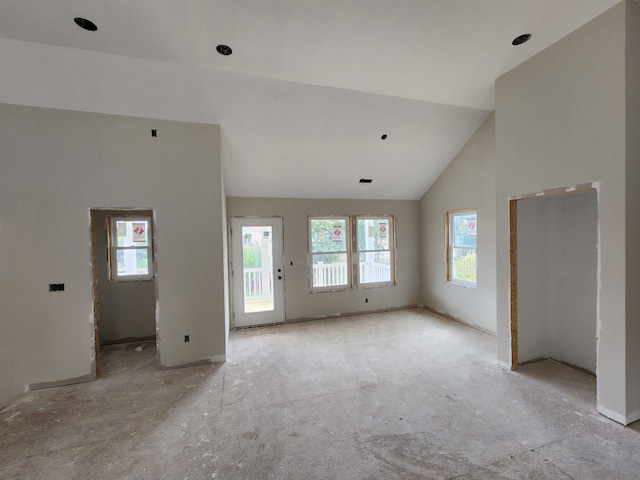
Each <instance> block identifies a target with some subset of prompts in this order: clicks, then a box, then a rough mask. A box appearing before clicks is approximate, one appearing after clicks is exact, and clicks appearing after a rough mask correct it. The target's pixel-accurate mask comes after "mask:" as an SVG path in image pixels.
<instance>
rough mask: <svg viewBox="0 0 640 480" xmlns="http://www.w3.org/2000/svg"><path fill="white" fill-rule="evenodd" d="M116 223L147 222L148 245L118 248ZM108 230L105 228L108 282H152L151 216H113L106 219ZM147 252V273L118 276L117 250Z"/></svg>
mask: <svg viewBox="0 0 640 480" xmlns="http://www.w3.org/2000/svg"><path fill="white" fill-rule="evenodd" d="M118 221H127V222H136V221H140V222H147V224H148V225H149V228H148V230H147V234H148V238H149V241H148V242H147V243H148V245H146V246H142V247H137V246H130V247H119V246H118V241H117V229H116V226H115V225H116V222H118ZM107 225H108V228H107V235H108V238H107V245H108V262H109V281H110V282H142V281H148V280H152V279H153V278H154V274H155V272H154V268H153V267H154V258H153V218H152V217H151V216H145V215H131V216H129V215H113V216H109V217H108V223H107ZM143 248H144V249H146V250H147V258H148V264H147V267H148V270H149V272H148V273H147V274H146V275H120V274H118V266H117V261H118V260H117V258H118V256H117V252H118V250H141V249H143Z"/></svg>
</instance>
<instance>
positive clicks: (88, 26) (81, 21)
mask: <svg viewBox="0 0 640 480" xmlns="http://www.w3.org/2000/svg"><path fill="white" fill-rule="evenodd" d="M73 21H74V22H76V25H78V26H79V27H80V28H84V29H85V30H89V31H90V32H95V31H96V30H98V27H97V25H96V24H95V23H93V22H92V21H91V20H87V19H86V18H81V17H76V18H74V19H73Z"/></svg>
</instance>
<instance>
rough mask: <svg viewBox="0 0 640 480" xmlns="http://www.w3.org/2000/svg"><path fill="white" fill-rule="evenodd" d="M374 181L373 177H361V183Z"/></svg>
mask: <svg viewBox="0 0 640 480" xmlns="http://www.w3.org/2000/svg"><path fill="white" fill-rule="evenodd" d="M371 182H373V179H372V178H361V179H360V182H359V183H371Z"/></svg>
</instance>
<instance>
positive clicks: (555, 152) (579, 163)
mask: <svg viewBox="0 0 640 480" xmlns="http://www.w3.org/2000/svg"><path fill="white" fill-rule="evenodd" d="M627 8H635V6H633V4H632V3H631V2H622V3H620V4H618V5H616V6H615V7H613V8H612V9H610V10H608V11H607V12H605V13H604V14H602V15H601V16H599V17H597V18H596V19H594V20H593V21H591V22H589V23H588V24H586V25H584V26H583V27H581V28H580V29H578V30H576V31H575V32H573V33H572V34H570V35H568V36H567V37H565V38H564V39H562V40H560V41H559V42H557V43H556V44H554V45H552V46H551V47H549V48H548V49H546V50H544V51H542V52H541V53H539V54H538V55H536V56H534V57H532V58H531V59H530V60H528V61H526V62H524V63H523V64H521V65H520V66H518V67H517V68H515V69H513V70H512V71H510V72H508V73H506V74H505V75H503V76H501V77H500V78H498V79H497V80H496V149H497V163H496V194H497V200H496V202H497V209H496V212H497V216H496V220H497V226H496V228H497V237H496V242H497V252H498V256H497V292H498V296H497V318H498V330H497V332H498V360H499V361H500V362H501V363H502V364H504V365H510V364H511V358H510V331H509V326H510V323H509V293H508V292H509V212H508V208H509V207H508V206H509V198H511V197H517V196H518V195H523V194H530V193H536V192H540V191H543V190H545V189H550V188H555V187H563V186H570V185H575V184H586V183H591V182H599V185H600V187H599V197H598V200H599V201H598V212H599V222H600V225H599V235H600V237H599V262H600V268H599V272H600V284H599V288H600V290H599V320H598V321H599V329H598V336H599V340H598V372H597V374H598V409H599V411H600V412H602V413H603V414H605V415H607V416H609V417H610V418H613V419H615V420H617V421H619V422H620V423H628V422H629V421H630V419H631V415H632V414H633V410H632V409H630V406H631V404H630V402H628V400H627V390H628V388H630V387H631V385H630V384H634V385H635V384H636V383H637V382H639V381H640V378H635V379H634V378H631V377H630V376H628V375H627V353H626V344H627V343H628V342H630V341H631V342H635V343H636V344H637V342H638V341H640V339H639V338H635V337H634V338H632V339H630V338H629V337H628V333H631V332H630V331H629V332H627V321H628V317H627V313H628V312H627V311H626V308H625V306H626V295H625V291H626V288H627V285H626V268H629V265H628V264H627V257H626V241H627V237H626V235H625V230H626V219H627V214H626V210H625V206H626V199H627V196H628V195H629V194H630V193H629V192H626V190H625V187H630V186H631V184H628V183H627V179H626V176H625V167H626V165H627V163H626V151H625V136H626V127H627V125H626V118H625V107H626V99H625V67H626V58H625V56H626V51H625V42H626V38H625V35H626V29H625V22H626V12H627ZM634 188H635V187H634ZM634 195H635V194H634ZM635 268H637V266H636V267H635ZM631 313H632V312H631ZM631 320H632V318H631V317H629V321H631ZM636 320H637V317H636V318H634V319H633V321H636ZM633 388H635V387H633Z"/></svg>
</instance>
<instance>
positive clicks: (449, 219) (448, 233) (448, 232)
mask: <svg viewBox="0 0 640 480" xmlns="http://www.w3.org/2000/svg"><path fill="white" fill-rule="evenodd" d="M469 214H475V216H476V219H477V218H478V210H477V209H475V208H465V209H462V210H451V211H447V212H446V215H445V222H446V223H445V237H446V238H445V244H446V252H445V254H446V271H447V272H446V279H447V282H449V283H452V284H454V285H461V286H463V287H469V288H476V287H477V286H478V245H477V239H476V246H475V247H462V246H456V245H453V238H452V237H453V235H452V232H453V226H452V223H453V219H454V218H455V217H456V216H458V215H469ZM476 221H477V220H476ZM456 249H465V250H469V249H473V250H474V251H475V252H476V281H475V282H469V281H467V280H461V279H458V278H454V277H453V252H454V250H456Z"/></svg>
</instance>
